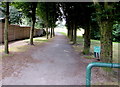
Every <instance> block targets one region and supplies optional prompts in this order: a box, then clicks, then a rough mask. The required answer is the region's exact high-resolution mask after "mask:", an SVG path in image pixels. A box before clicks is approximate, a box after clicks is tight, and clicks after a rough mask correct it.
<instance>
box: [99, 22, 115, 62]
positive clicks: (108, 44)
mask: <svg viewBox="0 0 120 87" xmlns="http://www.w3.org/2000/svg"><path fill="white" fill-rule="evenodd" d="M112 25H113V24H112V23H109V22H108V21H104V22H102V25H101V28H100V32H101V38H100V42H101V56H100V59H101V60H102V61H103V62H108V63H112V51H113V50H112Z"/></svg>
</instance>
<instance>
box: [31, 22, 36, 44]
mask: <svg viewBox="0 0 120 87" xmlns="http://www.w3.org/2000/svg"><path fill="white" fill-rule="evenodd" d="M31 24H32V26H31V29H30V45H34V44H33V36H34V25H35V20H33V21H32V23H31Z"/></svg>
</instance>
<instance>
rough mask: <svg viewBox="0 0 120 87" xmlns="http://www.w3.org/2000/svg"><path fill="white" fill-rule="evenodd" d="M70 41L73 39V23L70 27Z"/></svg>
mask: <svg viewBox="0 0 120 87" xmlns="http://www.w3.org/2000/svg"><path fill="white" fill-rule="evenodd" d="M70 41H73V25H71V29H70Z"/></svg>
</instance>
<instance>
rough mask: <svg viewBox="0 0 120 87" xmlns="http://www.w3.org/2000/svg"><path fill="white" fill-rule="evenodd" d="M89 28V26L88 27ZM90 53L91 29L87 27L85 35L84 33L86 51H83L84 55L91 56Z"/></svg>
mask: <svg viewBox="0 0 120 87" xmlns="http://www.w3.org/2000/svg"><path fill="white" fill-rule="evenodd" d="M86 26H88V25H86ZM89 52H90V28H89V27H86V28H85V33H84V49H83V54H89Z"/></svg>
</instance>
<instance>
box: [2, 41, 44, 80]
mask: <svg viewBox="0 0 120 87" xmlns="http://www.w3.org/2000/svg"><path fill="white" fill-rule="evenodd" d="M20 44H21V45H24V46H25V45H26V44H25V43H24V42H23V43H22V42H20ZM14 45H15V44H14ZM42 45H43V43H41V44H39V43H35V45H34V46H29V47H27V50H25V51H24V52H10V54H9V55H12V56H9V55H8V56H4V58H3V59H2V79H4V78H5V77H10V76H11V75H13V76H14V77H16V76H18V75H19V74H20V71H21V70H22V69H23V68H24V67H28V65H27V64H29V63H40V62H42V61H41V60H37V59H33V58H32V57H31V54H32V53H33V52H34V51H35V49H36V48H38V47H40V46H42ZM26 46H27V45H26ZM17 48H20V47H17ZM20 49H21V48H20Z"/></svg>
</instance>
